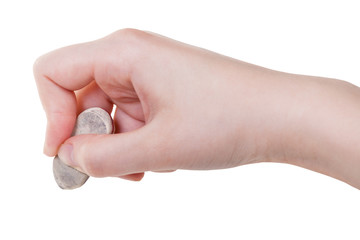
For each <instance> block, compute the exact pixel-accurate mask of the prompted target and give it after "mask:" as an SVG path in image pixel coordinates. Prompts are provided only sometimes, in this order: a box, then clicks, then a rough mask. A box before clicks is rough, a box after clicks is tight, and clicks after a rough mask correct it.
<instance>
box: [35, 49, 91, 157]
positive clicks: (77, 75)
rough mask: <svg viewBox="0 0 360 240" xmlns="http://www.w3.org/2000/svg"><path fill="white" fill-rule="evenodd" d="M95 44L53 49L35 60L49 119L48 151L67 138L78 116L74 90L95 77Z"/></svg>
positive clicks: (44, 105)
mask: <svg viewBox="0 0 360 240" xmlns="http://www.w3.org/2000/svg"><path fill="white" fill-rule="evenodd" d="M93 71H94V62H93V56H92V51H91V44H79V45H74V46H70V47H66V48H62V49H59V50H56V51H53V52H51V53H49V54H46V55H44V56H42V57H40V58H39V59H38V60H37V61H36V62H35V64H34V76H35V80H36V83H37V87H38V91H39V95H40V99H41V102H42V104H43V107H44V109H45V112H46V116H47V119H48V125H47V131H46V137H45V146H44V153H45V154H47V155H49V156H53V155H55V154H56V152H57V149H58V147H59V145H60V144H61V143H62V142H63V141H64V140H65V139H67V138H68V137H69V136H70V134H71V132H72V129H73V127H74V124H75V119H76V98H75V94H74V92H73V91H75V90H78V89H81V88H83V87H84V86H86V85H87V84H89V83H90V82H91V81H92V80H93Z"/></svg>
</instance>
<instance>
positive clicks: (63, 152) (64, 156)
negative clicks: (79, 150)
mask: <svg viewBox="0 0 360 240" xmlns="http://www.w3.org/2000/svg"><path fill="white" fill-rule="evenodd" d="M58 156H59V158H60V160H61V161H63V162H64V163H65V164H66V165H69V166H72V167H76V165H75V162H74V154H73V146H72V144H63V145H61V147H60V149H59V152H58Z"/></svg>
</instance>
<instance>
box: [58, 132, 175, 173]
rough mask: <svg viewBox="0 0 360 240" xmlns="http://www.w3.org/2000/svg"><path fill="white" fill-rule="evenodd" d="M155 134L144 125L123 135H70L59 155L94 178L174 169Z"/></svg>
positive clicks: (68, 163) (67, 162)
mask: <svg viewBox="0 0 360 240" xmlns="http://www.w3.org/2000/svg"><path fill="white" fill-rule="evenodd" d="M155 133H156V132H155V131H153V129H151V128H150V127H149V125H145V126H144V127H141V128H139V129H136V130H134V131H131V132H126V133H120V134H109V135H108V134H105V135H90V134H89V135H78V136H74V137H71V138H69V139H68V140H67V141H66V142H65V143H64V144H63V145H62V146H61V147H60V149H59V153H58V155H59V157H60V159H61V160H63V161H64V162H65V163H66V164H67V165H70V166H72V167H74V168H76V169H78V170H80V171H81V172H84V173H86V174H88V175H90V176H93V177H110V176H112V177H115V176H122V175H127V174H133V173H139V172H145V171H158V170H165V169H174V168H173V167H171V166H169V163H170V162H169V161H165V159H164V158H161V155H162V154H161V153H160V152H158V151H157V149H163V148H159V146H160V145H161V144H160V141H159V137H154V136H158V134H155ZM169 167H171V168H169Z"/></svg>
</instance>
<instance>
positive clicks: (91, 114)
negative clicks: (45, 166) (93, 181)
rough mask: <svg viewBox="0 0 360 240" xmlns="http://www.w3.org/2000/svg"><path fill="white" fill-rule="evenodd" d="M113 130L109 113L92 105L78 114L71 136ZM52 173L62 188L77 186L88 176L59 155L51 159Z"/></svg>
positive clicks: (106, 132)
mask: <svg viewBox="0 0 360 240" xmlns="http://www.w3.org/2000/svg"><path fill="white" fill-rule="evenodd" d="M113 131H114V128H113V122H112V119H111V116H110V114H109V113H108V112H106V111H105V110H103V109H101V108H98V107H94V108H89V109H87V110H85V111H83V112H82V113H80V114H79V116H78V117H77V119H76V123H75V127H74V129H73V132H72V134H71V136H76V135H82V134H111V133H113ZM53 173H54V178H55V181H56V183H57V184H58V185H59V187H60V188H62V189H75V188H79V187H81V186H82V185H84V183H85V182H86V181H87V180H88V178H89V176H88V175H86V174H85V173H82V172H80V171H78V170H76V169H75V168H72V167H70V166H68V165H66V164H65V163H64V162H63V161H61V159H60V158H59V156H55V158H54V160H53Z"/></svg>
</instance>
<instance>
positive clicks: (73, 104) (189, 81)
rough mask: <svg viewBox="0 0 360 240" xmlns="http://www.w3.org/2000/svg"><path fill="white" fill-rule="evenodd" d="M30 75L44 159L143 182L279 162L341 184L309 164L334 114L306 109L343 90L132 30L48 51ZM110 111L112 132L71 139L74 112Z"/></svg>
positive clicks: (318, 152) (319, 150)
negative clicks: (40, 110)
mask: <svg viewBox="0 0 360 240" xmlns="http://www.w3.org/2000/svg"><path fill="white" fill-rule="evenodd" d="M34 75H35V79H36V82H37V86H38V90H39V94H40V98H41V101H42V103H43V106H44V109H45V112H46V115H47V119H48V126H47V132H46V140H45V147H44V152H45V153H46V154H47V155H49V156H52V155H55V154H56V153H58V154H59V155H60V157H61V159H63V160H64V161H65V162H66V163H67V164H69V165H71V166H73V167H75V168H77V169H79V170H80V171H83V172H85V173H87V174H88V175H90V176H95V177H106V176H122V177H124V178H127V179H131V180H140V179H141V178H142V177H143V173H144V172H146V171H172V170H176V169H218V168H229V167H235V166H239V165H243V164H248V163H255V162H262V161H278V162H288V163H293V164H296V165H300V166H303V167H307V168H310V169H313V170H315V171H319V172H323V173H325V174H330V173H331V174H330V175H333V176H335V177H337V178H339V179H342V180H344V181H346V179H345V178H343V175H341V174H340V175H339V174H338V175H337V174H334V173H332V172H331V171H330V170H329V169H327V168H326V167H324V166H326V164H318V163H319V162H323V161H322V160H321V161H315V162H314V161H312V159H314V158H315V159H326V156H325V155H324V154H323V151H322V149H323V148H326V147H329V145H326V144H325V143H324V144H318V145H316V147H317V148H316V149H315V148H314V145H311V143H312V139H316V138H322V137H324V135H321V134H322V133H323V132H322V131H321V123H318V122H319V121H320V120H324V121H326V122H329V121H328V120H326V119H327V117H328V116H329V115H328V114H331V113H333V112H332V110H329V112H326V113H320V112H316V109H315V108H314V107H313V106H314V104H315V105H316V106H317V104H321V103H323V102H326V101H328V100H329V98H331V97H332V95H331V94H324V93H323V94H322V93H321V91H322V90H323V91H324V92H326V91H327V90H329V91H328V92H331V93H332V92H333V89H339V87H340V88H341V89H342V88H344V89H345V90H346V89H348V88H350V87H349V86H348V85H350V84H342V83H341V84H339V83H338V82H339V81H337V80H328V79H323V78H314V77H306V76H299V75H291V74H286V73H281V72H276V71H272V70H269V69H265V68H262V67H259V66H255V65H251V64H248V63H244V62H241V61H238V60H235V59H231V58H228V57H225V56H222V55H219V54H216V53H213V52H210V51H207V50H204V49H201V48H196V47H193V46H189V45H186V44H183V43H180V42H177V41H174V40H171V39H168V38H165V37H162V36H159V35H156V34H153V33H149V32H143V31H139V30H133V29H125V30H120V31H118V32H115V33H113V34H111V35H109V36H107V37H105V38H103V39H100V40H97V41H93V42H88V43H84V44H78V45H73V46H69V47H65V48H62V49H59V50H56V51H54V52H51V53H48V54H46V55H44V56H42V57H40V58H39V59H38V60H37V61H36V63H35V65H34ZM343 85H344V86H343ZM334 86H336V87H335V88H334ZM353 88H355V87H354V86H353V85H352V86H351V89H353ZM345 90H344V91H342V92H346V91H345ZM352 91H355V90H352ZM319 93H320V94H319ZM356 94H357V95H359V93H358V92H356ZM328 95H329V96H328ZM359 96H360V95H359ZM348 102H350V100H349V101H348ZM348 102H346V103H348ZM359 102H360V101H359ZM351 103H353V101H351ZM113 105H116V112H115V117H114V121H115V126H116V133H117V134H114V135H81V136H75V137H71V138H69V137H70V134H71V131H72V128H73V126H74V123H75V119H76V115H77V114H78V113H80V112H81V111H83V110H84V109H86V108H89V107H95V106H96V107H101V108H103V109H105V110H106V111H108V112H109V113H110V112H111V111H112V108H113ZM351 106H352V105H351ZM359 109H360V108H359ZM335 110H336V109H335ZM335 110H334V111H335ZM335 112H336V111H335ZM313 115H317V117H318V119H314V117H313ZM318 125H319V131H315V132H314V128H313V127H314V126H316V127H317V126H318ZM329 125H332V123H329ZM315 129H316V128H315ZM313 137H315V138H313ZM299 143H302V145H300V146H299ZM324 161H325V160H324ZM325 163H326V161H325ZM359 182H360V181H359Z"/></svg>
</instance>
